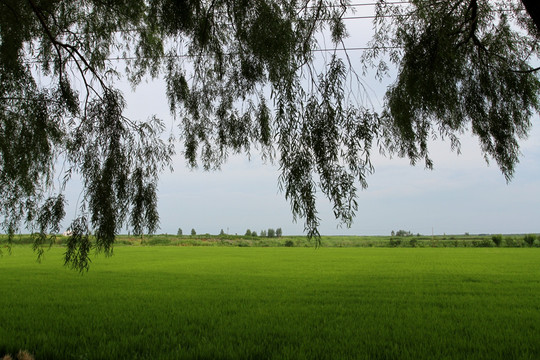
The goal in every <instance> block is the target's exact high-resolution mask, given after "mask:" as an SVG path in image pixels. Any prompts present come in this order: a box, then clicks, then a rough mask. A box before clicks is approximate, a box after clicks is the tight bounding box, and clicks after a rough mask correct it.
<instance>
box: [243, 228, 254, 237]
mask: <svg viewBox="0 0 540 360" xmlns="http://www.w3.org/2000/svg"><path fill="white" fill-rule="evenodd" d="M244 236H253V235H252V233H251V230H249V229H247V230H246V233H245V234H244Z"/></svg>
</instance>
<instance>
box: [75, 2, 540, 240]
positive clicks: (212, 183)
mask: <svg viewBox="0 0 540 360" xmlns="http://www.w3.org/2000/svg"><path fill="white" fill-rule="evenodd" d="M371 10H372V9H371ZM364 11H367V12H368V13H369V11H370V9H364ZM357 15H362V14H360V13H359V14H357ZM347 25H348V26H349V33H350V35H351V36H350V38H349V40H348V41H347V46H350V47H359V46H365V45H366V43H367V41H368V40H369V38H370V36H371V35H370V34H371V31H370V27H371V24H370V21H369V20H368V21H350V22H348V24H347ZM322 46H323V47H325V46H326V45H325V44H322ZM350 55H351V59H352V61H353V62H356V64H357V66H358V68H359V69H360V66H361V65H360V62H359V57H360V55H361V53H360V52H351V53H350ZM365 85H367V87H368V88H369V89H371V90H370V98H371V100H372V101H373V102H374V103H375V105H377V103H380V102H382V99H383V94H384V86H382V85H381V84H379V83H378V82H376V81H374V80H371V79H366V80H365ZM124 95H125V96H126V99H127V103H128V114H127V115H128V116H129V117H132V118H134V119H145V118H147V117H149V116H151V115H153V114H156V115H157V116H158V117H161V118H163V119H170V115H169V113H168V105H167V101H166V99H165V88H164V84H163V82H162V81H154V82H150V83H147V84H143V85H141V86H139V87H138V88H137V90H136V91H135V92H131V90H130V88H129V86H127V85H125V87H124ZM539 120H540V119H539V116H538V115H535V116H534V118H533V119H532V122H533V128H532V131H531V134H530V137H529V139H528V140H527V141H525V142H523V143H522V149H521V150H522V153H523V155H522V156H521V162H520V164H519V165H518V166H517V170H516V174H515V178H514V180H513V181H512V182H511V183H510V184H506V182H505V179H504V176H503V175H502V174H501V173H500V171H499V169H498V167H497V165H496V164H495V163H494V162H492V163H491V165H490V166H488V165H487V164H486V162H485V161H484V159H483V156H482V155H481V152H480V148H479V145H478V141H477V139H476V138H472V137H470V135H468V134H465V135H463V136H462V137H461V140H462V154H461V155H459V156H458V155H457V154H456V153H453V152H451V150H450V144H449V143H444V142H443V143H441V142H437V143H434V144H432V146H431V155H432V158H433V160H434V162H435V168H434V170H433V171H429V170H424V168H423V165H422V164H420V165H419V166H416V167H411V166H410V165H409V163H408V161H407V160H405V159H399V158H394V159H388V158H384V157H382V156H379V155H377V154H375V155H374V159H373V164H374V166H375V174H373V175H372V176H370V177H369V178H368V182H369V188H368V189H366V190H364V191H360V192H359V197H358V203H359V210H358V212H357V216H356V218H355V220H354V224H353V225H352V227H351V228H350V229H347V228H343V227H341V228H340V227H338V225H339V224H338V222H337V221H336V220H335V219H334V217H333V214H332V209H331V207H330V205H329V204H328V203H327V202H326V201H325V200H324V199H323V196H322V194H321V195H320V201H319V213H320V217H321V226H320V231H321V233H322V234H326V235H330V234H348V235H388V234H390V232H391V231H392V230H399V229H403V230H407V231H411V232H413V233H421V234H431V232H432V229H433V231H434V232H435V234H443V233H446V234H463V233H465V232H469V233H471V234H476V233H532V232H540V226H539V225H538V224H539V223H540V201H539V199H540V129H539V128H540V124H539ZM176 130H177V129H176ZM180 149H181V147H180V146H179V148H178V150H179V151H178V152H180ZM257 155H258V154H257V153H256V152H254V153H253V157H252V160H251V161H248V160H247V157H246V156H235V157H231V158H230V159H229V161H228V163H227V164H225V166H223V168H222V169H221V170H220V171H216V172H204V171H202V170H195V171H191V170H189V169H188V168H187V167H186V166H185V163H184V162H183V160H182V156H181V155H177V156H176V157H175V159H174V165H175V166H174V167H175V171H174V172H173V173H164V174H163V175H162V176H161V181H160V184H159V187H160V188H159V205H158V206H159V212H160V217H161V228H160V230H158V233H169V234H171V233H173V234H175V233H176V231H177V229H178V228H179V227H181V228H182V229H183V231H184V233H189V231H190V230H191V229H192V228H195V230H196V231H197V232H198V233H210V234H217V233H219V231H220V229H223V230H224V231H226V232H229V233H231V234H235V233H238V234H244V233H245V231H246V229H247V228H250V229H251V230H255V231H257V232H259V231H260V230H262V229H268V228H277V227H281V228H282V229H283V233H284V234H302V233H303V227H304V226H303V221H302V220H300V221H299V222H298V223H294V222H293V221H292V219H293V218H292V214H291V211H290V207H289V204H288V202H287V201H286V200H285V198H284V195H283V194H281V193H279V191H278V176H279V172H278V169H277V166H275V165H274V166H271V165H268V164H266V165H264V164H262V162H261V161H260V159H259V157H258V156H257ZM75 203H76V198H74V197H73V196H72V198H71V199H70V205H71V207H72V208H73V207H74V204H75ZM70 215H72V213H71V214H70V213H68V215H67V218H68V219H67V220H70V218H69V217H70Z"/></svg>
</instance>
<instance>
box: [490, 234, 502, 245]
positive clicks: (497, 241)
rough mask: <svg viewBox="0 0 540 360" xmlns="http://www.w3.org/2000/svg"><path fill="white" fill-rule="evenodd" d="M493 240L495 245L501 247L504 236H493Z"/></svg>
mask: <svg viewBox="0 0 540 360" xmlns="http://www.w3.org/2000/svg"><path fill="white" fill-rule="evenodd" d="M491 240H492V241H493V242H494V243H495V245H496V246H497V247H501V244H502V240H503V237H502V235H493V236H492V237H491Z"/></svg>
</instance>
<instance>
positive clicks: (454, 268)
mask: <svg viewBox="0 0 540 360" xmlns="http://www.w3.org/2000/svg"><path fill="white" fill-rule="evenodd" d="M63 252H64V248H63V247H61V246H53V247H52V248H51V250H50V251H47V252H46V254H45V258H44V260H43V261H42V263H37V262H36V255H35V253H33V252H32V250H31V247H30V246H27V245H26V246H23V245H20V246H14V247H13V251H12V254H11V255H8V254H7V252H6V251H4V255H3V256H2V257H1V258H0V358H1V356H2V355H4V354H6V353H10V354H16V353H17V352H18V351H19V350H20V349H25V350H28V351H29V352H30V353H32V354H33V355H34V356H35V358H36V359H539V358H540V300H539V299H540V249H539V248H463V247H462V248H376V247H374V248H319V249H314V248H296V247H292V248H286V247H275V248H272V247H269V248H260V247H244V248H241V247H177V246H151V247H142V246H119V247H116V248H115V253H114V256H113V257H111V258H107V257H105V256H103V255H101V256H97V257H96V256H94V258H93V262H92V264H91V267H90V271H89V272H88V273H84V274H80V273H78V272H75V271H72V270H70V269H68V268H65V267H64V266H63V265H62V264H63V261H62V255H63Z"/></svg>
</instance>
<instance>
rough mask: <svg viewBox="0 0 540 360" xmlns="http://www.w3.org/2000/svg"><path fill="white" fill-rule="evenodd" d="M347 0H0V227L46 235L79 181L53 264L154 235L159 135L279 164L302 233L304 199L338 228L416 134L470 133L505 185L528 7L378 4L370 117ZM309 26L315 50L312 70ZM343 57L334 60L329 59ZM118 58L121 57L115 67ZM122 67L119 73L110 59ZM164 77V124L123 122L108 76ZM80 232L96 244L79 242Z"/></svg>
mask: <svg viewBox="0 0 540 360" xmlns="http://www.w3.org/2000/svg"><path fill="white" fill-rule="evenodd" d="M349 10H350V4H349V2H348V1H346V0H340V1H339V2H336V1H330V0H302V1H295V0H293V1H290V0H287V1H285V0H211V1H210V0H155V1H145V0H131V1H129V2H121V1H108V0H81V1H65V0H2V1H0V117H1V119H0V169H1V171H0V217H1V218H2V225H3V227H4V229H5V231H6V232H7V233H9V234H10V235H13V234H14V233H15V232H16V231H17V230H18V229H19V228H20V227H21V226H26V227H27V228H30V229H32V231H33V232H34V234H35V247H36V249H38V250H40V249H41V247H42V245H43V244H46V243H47V241H50V240H51V239H52V237H51V235H49V234H52V233H57V232H59V227H60V223H61V221H62V220H63V219H64V217H65V210H64V207H65V198H64V195H63V192H64V188H65V185H66V183H67V182H68V181H69V180H70V179H71V178H72V176H73V174H77V176H80V178H81V179H82V184H83V189H82V193H81V200H80V204H79V209H78V213H77V216H76V218H75V219H72V223H71V226H70V230H71V231H72V235H71V236H70V238H69V240H68V247H67V251H66V258H65V261H66V264H67V265H70V266H73V267H75V268H77V269H87V268H88V260H89V252H90V250H91V249H92V248H93V247H95V248H96V249H97V250H98V251H105V252H106V253H110V251H111V249H112V245H113V243H114V239H115V235H116V234H117V233H118V232H119V231H120V229H122V227H124V226H129V227H131V228H132V229H133V232H134V233H135V234H139V233H143V232H153V231H155V230H156V229H157V226H158V223H159V216H158V213H157V180H158V176H159V174H160V173H161V172H162V171H163V170H165V169H167V168H168V167H170V166H171V158H172V156H173V154H174V152H175V143H176V142H177V141H178V142H179V143H180V144H181V146H182V153H183V154H184V156H185V158H186V159H187V161H188V163H189V165H190V166H192V167H195V166H198V165H202V167H203V168H204V169H207V170H210V169H215V168H219V166H220V165H221V164H223V162H224V161H226V160H227V157H228V155H229V154H231V153H251V152H252V151H253V150H256V151H258V152H260V154H261V156H262V157H263V158H265V159H269V160H270V161H273V162H277V163H278V164H279V167H280V170H281V175H280V178H279V185H280V188H281V189H282V190H283V192H284V194H285V196H286V198H287V199H288V200H289V201H290V203H291V208H292V213H293V216H294V218H295V219H296V218H301V219H303V220H304V221H305V228H306V231H307V233H308V235H309V236H317V235H318V232H317V227H318V225H319V219H318V216H317V209H316V194H317V191H321V192H322V193H323V194H324V195H325V196H326V197H328V199H329V200H330V201H331V203H332V204H333V208H334V214H335V216H336V218H337V219H339V220H340V221H342V222H343V223H345V224H346V225H347V224H350V223H351V221H352V219H353V217H354V214H355V211H356V210H357V207H358V205H357V201H356V197H357V190H358V188H359V187H360V188H363V187H366V186H367V177H368V175H369V174H370V173H371V172H372V171H373V166H372V164H371V161H370V154H371V152H372V151H373V150H374V151H380V152H383V153H386V154H396V155H399V156H403V157H408V158H409V159H410V160H411V162H412V163H413V164H414V163H416V162H417V161H419V160H424V161H425V164H426V166H427V167H428V168H430V167H432V161H431V159H430V158H429V149H428V140H429V139H431V138H433V137H443V138H449V139H450V140H451V143H452V146H453V148H454V149H457V150H459V135H460V134H462V133H463V132H465V131H469V130H470V131H472V133H474V134H475V135H476V136H478V138H479V139H480V143H481V149H482V151H483V152H484V154H485V156H486V160H488V159H494V160H495V161H496V162H497V164H498V165H499V167H500V169H501V171H502V172H503V174H504V176H505V177H506V178H507V179H508V180H510V179H511V177H512V175H513V173H514V170H515V165H516V164H517V162H518V161H519V157H518V155H519V141H520V140H521V139H523V138H525V137H526V136H527V133H528V131H529V129H530V126H531V123H530V119H531V116H532V114H533V113H535V112H537V111H538V110H539V108H540V106H539V102H538V96H539V91H540V82H539V79H538V68H536V67H535V66H536V65H538V64H537V63H538V55H539V41H538V39H539V34H540V30H539V29H540V26H539V23H540V22H539V20H538V6H537V5H535V4H534V2H532V1H525V0H524V1H523V2H520V1H494V0H444V1H437V2H433V1H426V0H410V1H407V2H395V1H378V2H377V7H376V18H375V21H374V27H375V35H374V37H373V40H372V42H371V44H370V46H369V48H368V49H367V50H366V52H365V54H364V55H363V57H362V61H363V62H362V64H363V71H364V72H369V71H374V72H376V73H377V74H378V75H380V76H384V74H386V73H388V71H389V69H390V68H392V66H393V65H391V64H389V62H390V63H393V64H394V65H395V67H397V69H398V74H397V78H396V80H395V82H394V83H393V84H392V85H391V86H390V87H389V88H388V92H387V94H386V97H385V103H384V108H383V109H382V110H381V111H378V110H376V109H373V108H371V107H370V106H367V105H366V104H363V103H361V102H360V101H358V100H356V99H357V97H356V96H355V94H354V91H353V90H352V89H351V88H350V85H349V84H351V83H358V82H359V81H360V80H361V74H359V73H358V72H357V71H356V70H358V69H355V68H354V66H353V63H352V62H351V61H350V58H349V57H348V56H347V52H346V51H343V50H346V47H345V45H344V42H343V41H344V39H345V38H346V37H347V35H348V34H347V29H346V26H345V24H344V21H343V17H344V15H345V14H346V13H347V12H348V11H349ZM321 34H325V36H327V37H329V38H330V39H331V42H332V46H331V49H330V50H329V52H330V54H329V56H328V57H326V59H327V61H326V62H325V63H324V64H322V65H321V64H320V63H318V62H317V56H316V54H317V51H320V50H321V46H320V45H319V39H320V36H321ZM342 54H345V55H342ZM118 59H121V61H118ZM120 63H121V64H125V67H124V68H122V69H119V65H118V64H120ZM123 74H125V76H126V77H127V79H128V80H129V81H130V83H131V84H132V85H133V86H134V87H136V86H137V85H138V84H139V83H140V82H141V81H142V80H143V79H144V78H145V77H148V76H149V77H163V78H164V79H165V81H166V84H167V91H166V94H164V96H167V99H168V101H169V105H170V111H171V114H172V115H173V117H174V118H175V119H176V120H175V121H176V123H177V125H178V130H177V131H175V132H174V133H171V134H167V133H166V132H165V127H164V121H163V119H158V118H156V117H152V118H150V119H131V118H127V117H126V116H125V114H124V111H125V107H126V103H125V100H124V97H123V94H122V93H121V92H120V91H119V90H118V88H117V86H116V85H115V84H118V82H119V81H120V78H121V77H122V76H123ZM91 237H94V238H95V243H93V242H92V241H91Z"/></svg>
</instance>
